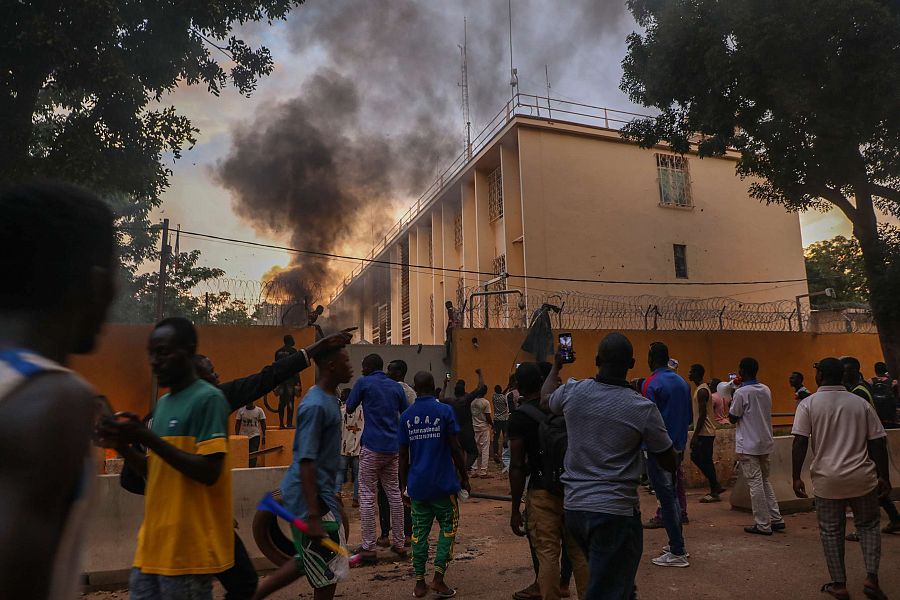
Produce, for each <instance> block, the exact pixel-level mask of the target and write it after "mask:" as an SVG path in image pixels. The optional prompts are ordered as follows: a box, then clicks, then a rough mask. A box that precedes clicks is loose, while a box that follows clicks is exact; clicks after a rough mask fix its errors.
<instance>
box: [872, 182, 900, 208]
mask: <svg viewBox="0 0 900 600" xmlns="http://www.w3.org/2000/svg"><path fill="white" fill-rule="evenodd" d="M869 190H870V191H871V193H872V195H873V196H878V197H879V198H884V199H885V200H890V201H891V202H896V203H897V204H900V190H895V189H893V188H889V187H887V186H883V185H878V184H876V183H871V184H869Z"/></svg>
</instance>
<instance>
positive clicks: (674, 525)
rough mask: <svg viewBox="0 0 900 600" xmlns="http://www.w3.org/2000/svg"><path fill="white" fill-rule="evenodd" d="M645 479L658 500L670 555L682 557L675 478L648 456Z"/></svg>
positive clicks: (679, 512) (681, 538)
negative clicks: (651, 486) (646, 478)
mask: <svg viewBox="0 0 900 600" xmlns="http://www.w3.org/2000/svg"><path fill="white" fill-rule="evenodd" d="M647 477H649V478H650V483H651V485H653V491H654V492H656V498H657V499H658V500H659V506H660V515H661V516H662V521H663V525H665V527H666V533H667V534H669V550H670V551H671V552H672V554H678V555H682V554H684V552H685V551H684V535H683V534H682V532H681V506H679V505H678V497H677V496H676V495H675V476H674V474H673V473H669V472H668V471H666V470H665V469H663V468H662V467H661V466H659V462H658V461H657V460H656V457H655V456H653V455H652V454H650V455H649V456H647Z"/></svg>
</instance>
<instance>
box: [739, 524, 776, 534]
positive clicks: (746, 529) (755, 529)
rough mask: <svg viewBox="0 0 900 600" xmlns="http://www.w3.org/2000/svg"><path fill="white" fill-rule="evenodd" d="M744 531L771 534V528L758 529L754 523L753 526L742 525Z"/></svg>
mask: <svg viewBox="0 0 900 600" xmlns="http://www.w3.org/2000/svg"><path fill="white" fill-rule="evenodd" d="M744 531H745V532H746V533H753V534H756V535H772V531H771V530H769V531H766V530H765V529H760V528H759V527H757V526H756V525H754V526H753V527H744Z"/></svg>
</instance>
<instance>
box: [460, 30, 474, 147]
mask: <svg viewBox="0 0 900 600" xmlns="http://www.w3.org/2000/svg"><path fill="white" fill-rule="evenodd" d="M468 42H469V34H468V24H467V22H466V18H465V17H463V45H462V46H459V51H460V53H461V54H462V81H461V82H460V84H459V86H460V87H461V88H462V109H463V121H464V122H465V124H466V158H467V159H469V160H472V119H471V117H470V114H469V58H468V53H467V47H468Z"/></svg>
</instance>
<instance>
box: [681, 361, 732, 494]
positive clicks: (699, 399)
mask: <svg viewBox="0 0 900 600" xmlns="http://www.w3.org/2000/svg"><path fill="white" fill-rule="evenodd" d="M705 374H706V369H705V368H704V366H703V365H699V364H695V365H691V370H690V372H689V373H688V378H689V379H690V380H691V383H693V384H694V385H696V386H697V390H696V391H695V392H694V405H695V406H696V407H697V423H696V424H695V425H694V435H692V436H691V462H692V463H694V464H695V465H697V468H698V469H700V472H701V473H703V476H704V477H706V480H707V481H709V493H708V494H707V495H705V496H704V497H702V498H700V502H702V503H704V504H707V503H710V502H720V501H721V499H720V498H719V494H721V493H722V492H724V491H725V488H723V487H722V486H721V485H719V478H718V477H717V475H716V464H715V461H713V450H714V446H715V443H716V424H715V421H713V409H712V394H711V393H710V390H709V386H708V385H707V384H706V382H705V381H704V380H703V376H704V375H705Z"/></svg>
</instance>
